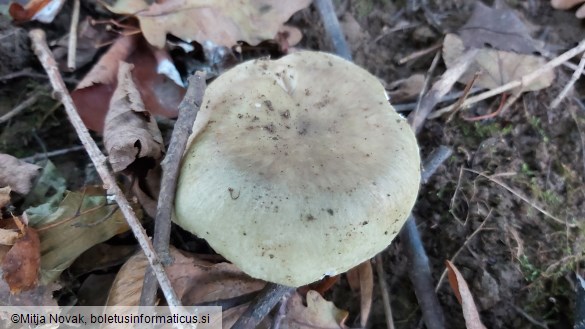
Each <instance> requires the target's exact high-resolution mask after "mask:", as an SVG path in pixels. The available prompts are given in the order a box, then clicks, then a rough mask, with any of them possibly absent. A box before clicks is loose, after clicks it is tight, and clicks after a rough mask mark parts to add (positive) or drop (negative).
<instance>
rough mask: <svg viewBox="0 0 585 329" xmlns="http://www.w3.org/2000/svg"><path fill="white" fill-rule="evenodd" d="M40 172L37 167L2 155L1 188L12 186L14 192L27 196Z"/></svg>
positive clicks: (0, 154) (0, 168)
mask: <svg viewBox="0 0 585 329" xmlns="http://www.w3.org/2000/svg"><path fill="white" fill-rule="evenodd" d="M40 171H41V167H39V166H37V165H33V164H30V163H28V162H24V161H20V160H19V159H17V158H15V157H13V156H11V155H8V154H2V153H0V187H5V186H10V188H11V189H12V191H14V192H16V193H19V194H22V195H25V194H27V193H28V192H29V191H30V189H31V188H32V185H33V181H34V179H35V178H36V177H37V175H38V174H39V173H40Z"/></svg>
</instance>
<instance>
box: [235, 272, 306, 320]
mask: <svg viewBox="0 0 585 329" xmlns="http://www.w3.org/2000/svg"><path fill="white" fill-rule="evenodd" d="M295 289H296V288H292V287H287V286H283V285H281V284H276V283H267V284H266V286H265V287H264V288H263V289H262V291H260V293H259V294H258V296H257V297H256V298H255V299H254V301H252V304H251V305H250V307H248V309H246V311H245V312H244V314H242V316H240V318H239V319H238V321H236V323H234V325H233V326H232V329H253V328H256V327H258V324H260V322H262V320H263V319H264V318H265V317H266V315H268V313H269V312H270V311H271V310H272V309H273V308H274V305H276V304H277V303H278V302H279V301H280V300H281V299H282V297H284V296H285V295H286V294H289V293H292V292H293V291H295Z"/></svg>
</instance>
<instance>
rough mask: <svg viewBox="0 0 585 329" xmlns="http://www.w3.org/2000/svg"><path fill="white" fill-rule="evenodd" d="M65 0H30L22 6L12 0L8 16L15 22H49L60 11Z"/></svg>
mask: <svg viewBox="0 0 585 329" xmlns="http://www.w3.org/2000/svg"><path fill="white" fill-rule="evenodd" d="M64 3H65V0H30V1H29V2H28V3H27V4H26V5H24V7H23V6H22V5H21V4H19V3H17V2H13V3H11V4H10V8H9V11H10V16H11V17H12V19H13V20H14V21H15V22H18V23H24V22H28V21H39V22H41V23H51V22H52V21H53V19H54V18H55V16H57V14H58V13H59V12H60V11H61V7H63V4H64Z"/></svg>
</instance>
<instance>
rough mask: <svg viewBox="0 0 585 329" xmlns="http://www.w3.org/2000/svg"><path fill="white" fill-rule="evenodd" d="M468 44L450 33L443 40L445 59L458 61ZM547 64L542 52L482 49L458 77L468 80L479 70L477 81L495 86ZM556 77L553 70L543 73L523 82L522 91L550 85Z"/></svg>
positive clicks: (448, 65)
mask: <svg viewBox="0 0 585 329" xmlns="http://www.w3.org/2000/svg"><path fill="white" fill-rule="evenodd" d="M464 51H465V47H464V45H463V42H462V40H461V39H460V38H459V37H458V36H456V35H455V34H447V35H446V36H445V39H444V41H443V59H444V60H445V64H446V65H447V67H451V66H453V65H454V64H455V62H456V61H457V59H458V58H459V56H461V55H462V54H463V52H464ZM544 64H546V60H545V59H544V58H542V57H540V56H535V55H523V54H517V53H514V52H508V51H500V50H493V49H481V50H480V51H479V52H478V54H477V55H476V57H475V59H474V63H472V64H471V65H470V66H469V69H468V70H467V71H466V72H465V74H463V75H462V76H461V78H460V79H459V80H458V81H459V82H461V83H466V82H469V81H471V79H473V76H474V75H475V73H476V72H478V71H479V72H481V73H480V75H479V77H478V78H477V79H476V80H475V83H474V85H475V86H478V87H482V88H488V89H494V88H497V87H500V86H503V85H505V84H506V83H508V82H511V81H514V80H518V79H521V78H522V77H523V76H525V75H527V74H529V73H532V72H533V71H534V70H536V69H537V68H540V67H541V66H543V65H544ZM554 79H555V73H554V70H552V69H551V70H549V71H547V72H546V73H543V74H542V75H541V76H540V77H539V78H537V79H535V80H534V81H532V82H530V84H528V85H525V86H522V90H523V91H536V90H540V89H543V88H547V87H548V86H550V85H551V84H552V82H553V81H554Z"/></svg>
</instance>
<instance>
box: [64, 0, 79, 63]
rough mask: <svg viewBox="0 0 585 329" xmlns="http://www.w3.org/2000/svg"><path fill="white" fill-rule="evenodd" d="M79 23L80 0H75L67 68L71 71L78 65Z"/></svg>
mask: <svg viewBox="0 0 585 329" xmlns="http://www.w3.org/2000/svg"><path fill="white" fill-rule="evenodd" d="M78 25H79V0H73V15H72V16H71V27H70V28H69V43H68V47H67V68H68V69H69V70H71V71H73V70H75V67H76V63H75V61H76V59H75V57H76V55H77V26H78Z"/></svg>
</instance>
